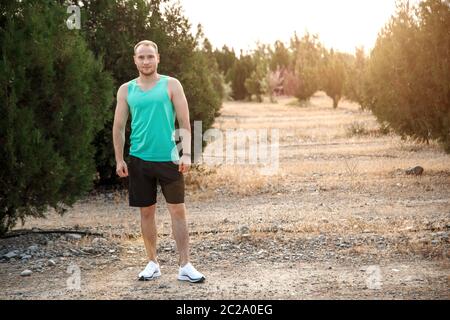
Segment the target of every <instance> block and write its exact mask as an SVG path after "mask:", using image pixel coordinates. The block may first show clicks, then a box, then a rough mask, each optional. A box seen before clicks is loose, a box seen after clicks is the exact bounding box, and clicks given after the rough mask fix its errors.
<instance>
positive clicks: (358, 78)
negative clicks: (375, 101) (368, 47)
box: [344, 48, 368, 108]
mask: <svg viewBox="0 0 450 320" xmlns="http://www.w3.org/2000/svg"><path fill="white" fill-rule="evenodd" d="M367 61H368V59H367V57H366V56H365V54H364V48H356V51H355V55H354V56H352V59H351V60H350V62H349V64H348V65H347V66H346V81H345V85H344V95H345V97H346V98H347V99H349V100H351V101H355V102H357V103H359V104H360V105H361V107H362V108H364V105H365V103H364V99H365V98H364V92H365V89H364V86H365V85H366V77H365V75H366V72H367Z"/></svg>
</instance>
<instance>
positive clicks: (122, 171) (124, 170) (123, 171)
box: [116, 160, 128, 178]
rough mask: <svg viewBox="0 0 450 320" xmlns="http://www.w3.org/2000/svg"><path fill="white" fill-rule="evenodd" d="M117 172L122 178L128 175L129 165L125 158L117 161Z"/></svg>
mask: <svg viewBox="0 0 450 320" xmlns="http://www.w3.org/2000/svg"><path fill="white" fill-rule="evenodd" d="M116 173H117V175H118V176H119V177H121V178H125V177H128V167H127V164H126V162H125V161H124V160H122V161H119V162H117V164H116Z"/></svg>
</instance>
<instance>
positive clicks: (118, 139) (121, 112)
mask: <svg viewBox="0 0 450 320" xmlns="http://www.w3.org/2000/svg"><path fill="white" fill-rule="evenodd" d="M127 90H128V85H127V84H123V85H122V86H120V88H119V90H118V91H117V105H116V111H115V114H114V125H113V143H114V153H115V156H116V173H117V174H118V175H119V176H120V177H126V176H128V168H127V164H126V163H125V161H124V160H123V148H124V145H125V127H126V125H127V120H128V104H127V100H126V99H127Z"/></svg>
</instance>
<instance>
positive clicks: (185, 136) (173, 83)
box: [169, 78, 191, 173]
mask: <svg viewBox="0 0 450 320" xmlns="http://www.w3.org/2000/svg"><path fill="white" fill-rule="evenodd" d="M169 86H170V93H171V99H172V103H173V106H174V107H175V112H176V114H177V119H178V124H179V125H180V136H181V138H182V140H181V145H182V147H183V156H182V158H181V160H180V165H179V171H181V172H182V173H185V172H187V171H188V170H189V167H190V165H191V123H190V120H189V107H188V102H187V99H186V96H185V94H184V90H183V86H182V85H181V83H180V81H178V80H177V79H175V78H170V81H169Z"/></svg>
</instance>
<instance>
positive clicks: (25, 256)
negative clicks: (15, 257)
mask: <svg viewBox="0 0 450 320" xmlns="http://www.w3.org/2000/svg"><path fill="white" fill-rule="evenodd" d="M20 258H21V259H22V260H28V259H31V256H30V255H29V254H21V255H20Z"/></svg>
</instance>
